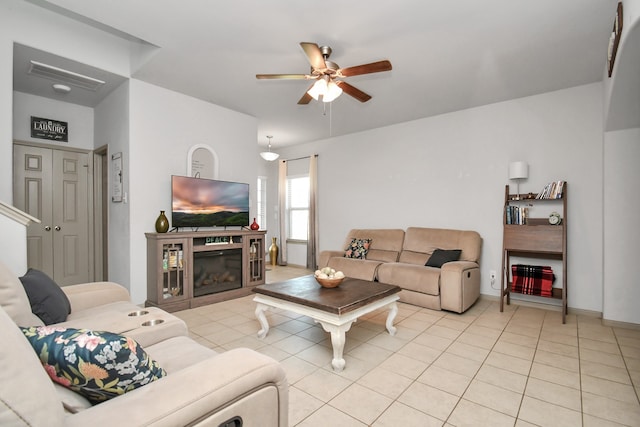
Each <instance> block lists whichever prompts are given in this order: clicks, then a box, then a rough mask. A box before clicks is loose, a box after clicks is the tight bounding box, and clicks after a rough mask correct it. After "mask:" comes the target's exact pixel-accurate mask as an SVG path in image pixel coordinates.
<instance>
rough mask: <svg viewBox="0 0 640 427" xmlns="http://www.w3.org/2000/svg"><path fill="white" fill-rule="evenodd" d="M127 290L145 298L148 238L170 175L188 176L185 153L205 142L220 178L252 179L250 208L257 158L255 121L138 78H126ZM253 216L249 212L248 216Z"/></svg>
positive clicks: (166, 197) (165, 204)
mask: <svg viewBox="0 0 640 427" xmlns="http://www.w3.org/2000/svg"><path fill="white" fill-rule="evenodd" d="M129 118H130V142H129V165H130V168H129V176H128V178H127V179H128V182H129V184H128V187H129V204H130V206H129V212H130V217H129V227H130V241H131V255H130V264H131V277H130V290H131V294H132V298H133V300H134V301H135V302H138V303H140V302H144V300H145V299H146V291H147V288H146V277H147V270H146V239H145V236H144V233H146V232H155V229H154V224H155V221H156V218H157V216H158V214H159V212H160V210H165V211H167V212H171V175H186V173H187V153H188V151H189V148H190V147H191V146H193V145H196V144H207V145H209V146H210V147H211V148H213V150H214V151H215V152H216V154H217V155H218V159H219V162H220V172H219V175H218V178H219V179H221V180H225V181H238V182H246V183H249V184H250V188H251V194H252V199H251V212H252V213H253V212H255V186H256V180H257V177H258V175H259V174H260V173H259V169H260V168H261V167H259V165H258V161H259V159H260V157H259V154H258V152H259V151H260V150H259V149H258V146H257V144H256V132H257V120H256V119H255V118H254V117H251V116H247V115H244V114H240V113H237V112H234V111H231V110H228V109H225V108H222V107H219V106H216V105H213V104H209V103H207V102H204V101H201V100H198V99H195V98H191V97H188V96H185V95H181V94H179V93H177V92H173V91H169V90H166V89H163V88H160V87H158V86H153V85H150V84H147V83H144V82H141V81H138V80H131V82H130V116H129ZM253 216H255V215H253V214H252V217H253Z"/></svg>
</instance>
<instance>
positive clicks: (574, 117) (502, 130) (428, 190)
mask: <svg viewBox="0 0 640 427" xmlns="http://www.w3.org/2000/svg"><path fill="white" fill-rule="evenodd" d="M280 152H281V154H283V158H285V159H286V158H295V157H299V156H302V155H308V154H311V153H318V154H319V158H318V168H319V172H318V173H319V199H320V200H319V210H320V228H321V229H320V249H321V250H323V249H338V248H339V247H340V245H342V242H343V240H344V236H345V234H346V233H347V231H348V230H349V229H351V228H367V227H371V228H406V227H409V226H424V227H441V228H455V229H471V230H476V231H478V232H479V233H480V234H481V236H482V237H483V250H482V259H481V269H482V285H481V286H482V287H481V292H482V293H483V294H487V295H495V296H497V295H499V288H498V286H496V288H495V289H492V288H491V286H490V283H489V280H488V276H489V270H497V271H500V269H501V251H502V210H503V205H504V186H505V184H508V183H509V180H508V165H509V162H511V161H515V160H525V161H527V162H528V163H529V179H528V180H527V181H525V182H523V183H522V184H521V185H520V191H521V192H523V193H524V192H534V193H537V192H538V191H539V190H541V189H542V188H543V187H544V185H545V184H546V183H548V182H549V181H552V180H560V179H562V180H566V181H567V182H568V185H569V187H568V189H569V207H568V210H569V216H568V221H567V223H568V235H569V237H568V239H569V241H568V246H569V249H568V251H569V255H568V269H569V271H568V281H569V283H568V288H569V289H568V304H569V307H574V308H580V309H584V310H592V311H595V312H601V311H602V256H603V253H602V160H601V159H602V85H601V84H599V83H598V84H591V85H586V86H580V87H576V88H572V89H567V90H562V91H557V92H551V93H546V94H542V95H537V96H531V97H527V98H521V99H516V100H512V101H507V102H502V103H497V104H492V105H487V106H483V107H479V108H474V109H469V110H464V111H458V112H454V113H450V114H444V115H441V116H437V117H431V118H426V119H421V120H416V121H412V122H408V123H403V124H399V125H396V126H389V127H386V128H381V129H374V130H371V131H367V132H362V133H357V134H352V135H347V136H343V137H337V138H331V139H327V140H324V141H318V142H316V143H311V144H306V145H303V146H297V147H290V148H288V149H286V150H280ZM274 203H275V201H274ZM532 214H535V210H532ZM541 214H542V212H541ZM544 215H545V216H546V214H544Z"/></svg>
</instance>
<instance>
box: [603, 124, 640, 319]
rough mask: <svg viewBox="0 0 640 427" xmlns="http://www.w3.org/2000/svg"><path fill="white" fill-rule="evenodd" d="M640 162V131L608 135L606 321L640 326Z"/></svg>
mask: <svg viewBox="0 0 640 427" xmlns="http://www.w3.org/2000/svg"><path fill="white" fill-rule="evenodd" d="M638 161H640V129H638V128H636V129H627V130H621V131H617V132H607V133H606V134H605V143H604V164H605V167H604V170H605V174H604V183H605V184H604V217H605V224H604V254H605V256H604V272H605V275H604V283H605V284H606V286H605V288H604V301H603V318H605V319H608V320H615V321H620V322H628V323H640V310H639V309H638V302H639V301H640V287H638V274H637V271H636V269H635V264H636V263H637V262H638V254H639V253H640V227H638V212H640V199H638V197H636V193H635V192H636V191H637V188H636V187H637V184H638V183H639V182H640V168H638ZM625 189H627V191H625Z"/></svg>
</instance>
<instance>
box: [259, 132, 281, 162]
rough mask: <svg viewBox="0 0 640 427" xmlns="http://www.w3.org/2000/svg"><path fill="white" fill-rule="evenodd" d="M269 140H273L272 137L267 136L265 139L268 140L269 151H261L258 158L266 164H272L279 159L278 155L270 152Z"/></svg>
mask: <svg viewBox="0 0 640 427" xmlns="http://www.w3.org/2000/svg"><path fill="white" fill-rule="evenodd" d="M271 138H273V136H271V135H267V139H268V140H269V151H263V152H262V153H260V157H262V158H263V159H265V160H266V161H268V162H273V161H274V160H275V159H277V158H278V157H280V154H278V153H274V152H273V151H271Z"/></svg>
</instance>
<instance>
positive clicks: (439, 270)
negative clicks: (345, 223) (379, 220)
mask: <svg viewBox="0 0 640 427" xmlns="http://www.w3.org/2000/svg"><path fill="white" fill-rule="evenodd" d="M353 239H360V240H362V239H366V240H369V241H370V242H369V243H368V244H369V247H368V251H367V253H366V257H365V258H364V259H356V258H349V257H347V256H345V250H329V251H322V252H321V253H320V259H319V268H322V267H327V266H328V267H331V268H334V269H335V270H340V271H342V272H343V273H344V274H345V276H347V277H353V278H357V279H362V280H370V281H379V282H382V283H388V284H392V285H397V286H400V287H401V288H402V291H401V292H400V301H403V302H406V303H409V304H414V305H418V306H421V307H426V308H430V309H434V310H449V311H453V312H456V313H462V312H464V311H466V310H467V309H468V308H469V307H471V306H472V305H473V303H474V302H475V301H476V300H477V299H478V298H479V297H480V265H479V260H480V254H481V249H482V238H481V237H480V235H479V234H478V233H477V232H475V231H469V230H452V229H440V228H426V227H409V228H407V229H406V231H404V230H401V229H353V230H351V231H349V233H348V234H347V237H346V239H345V243H344V245H343V247H344V248H347V247H348V246H349V245H350V244H351V243H352V241H353ZM436 250H440V252H442V251H447V252H450V251H452V250H460V255H459V258H458V259H456V260H455V261H450V262H445V263H444V264H442V265H441V266H440V267H433V266H427V265H425V264H427V262H428V261H429V260H430V258H431V257H432V256H433V255H434V253H435V252H436Z"/></svg>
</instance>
